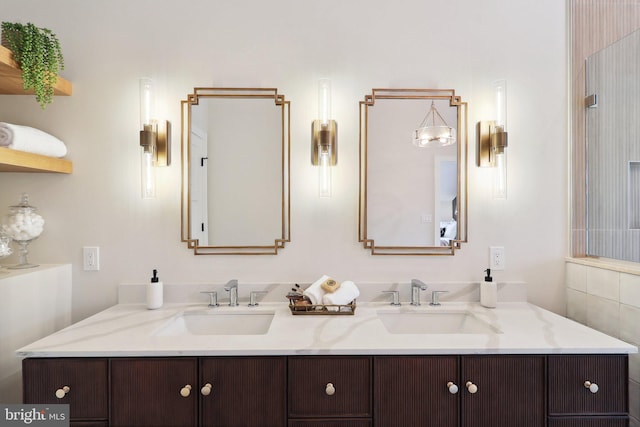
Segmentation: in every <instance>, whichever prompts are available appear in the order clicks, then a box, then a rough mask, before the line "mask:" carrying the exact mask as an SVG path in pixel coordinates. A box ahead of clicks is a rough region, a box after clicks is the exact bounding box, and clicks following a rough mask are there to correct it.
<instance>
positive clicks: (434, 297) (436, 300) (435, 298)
mask: <svg viewBox="0 0 640 427" xmlns="http://www.w3.org/2000/svg"><path fill="white" fill-rule="evenodd" d="M448 293H449V291H432V292H431V302H430V303H429V305H440V294H448Z"/></svg>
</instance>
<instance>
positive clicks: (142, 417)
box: [109, 358, 199, 427]
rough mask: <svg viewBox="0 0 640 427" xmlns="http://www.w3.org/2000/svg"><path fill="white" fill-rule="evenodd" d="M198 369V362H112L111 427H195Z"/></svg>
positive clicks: (176, 359)
mask: <svg viewBox="0 0 640 427" xmlns="http://www.w3.org/2000/svg"><path fill="white" fill-rule="evenodd" d="M197 369H198V363H197V359H196V358H131V359H129V358H123V359H111V388H110V399H111V411H110V416H109V421H110V425H111V426H113V427H164V426H166V427H172V426H176V425H180V426H182V427H188V426H196V425H197V422H198V421H197V420H198V417H197V414H198V412H197V411H198V394H199V393H198V390H197V389H196V387H197V382H196V379H197ZM187 391H188V393H187ZM185 395H186V396H185Z"/></svg>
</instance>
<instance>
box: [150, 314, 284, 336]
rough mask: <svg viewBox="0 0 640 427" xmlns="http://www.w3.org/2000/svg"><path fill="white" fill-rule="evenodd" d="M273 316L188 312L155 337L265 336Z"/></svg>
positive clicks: (175, 318)
mask: <svg viewBox="0 0 640 427" xmlns="http://www.w3.org/2000/svg"><path fill="white" fill-rule="evenodd" d="M273 314H274V312H272V311H255V312H247V311H241V312H236V313H232V312H224V313H220V312H215V311H213V310H212V311H194V312H188V311H187V312H184V313H181V314H179V315H178V316H176V317H174V318H173V319H172V320H170V321H169V323H167V324H166V325H165V326H163V327H162V328H161V329H160V330H159V331H158V332H156V333H155V335H156V336H179V335H264V334H266V333H267V331H268V330H269V327H270V326H271V321H272V320H273Z"/></svg>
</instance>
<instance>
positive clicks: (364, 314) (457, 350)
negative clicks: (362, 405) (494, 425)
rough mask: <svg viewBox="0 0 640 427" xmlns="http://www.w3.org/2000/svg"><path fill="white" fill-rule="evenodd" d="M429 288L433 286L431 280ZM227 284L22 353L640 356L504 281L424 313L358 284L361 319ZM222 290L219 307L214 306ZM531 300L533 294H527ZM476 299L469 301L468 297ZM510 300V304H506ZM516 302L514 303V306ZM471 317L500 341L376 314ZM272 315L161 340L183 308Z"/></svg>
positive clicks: (170, 292)
mask: <svg viewBox="0 0 640 427" xmlns="http://www.w3.org/2000/svg"><path fill="white" fill-rule="evenodd" d="M427 284H429V283H427ZM223 286H224V284H219V285H193V286H192V285H166V284H165V305H164V306H163V307H162V308H160V309H157V310H147V309H146V306H145V304H144V303H143V302H142V301H144V285H123V286H121V287H120V304H118V305H116V306H113V307H111V308H109V309H107V310H104V311H102V312H100V313H98V314H96V315H94V316H91V317H89V318H87V319H84V320H82V321H80V322H78V323H76V324H74V325H72V326H70V327H68V328H66V329H64V330H62V331H59V332H57V333H55V334H53V335H50V336H48V337H46V338H44V339H41V340H39V341H37V342H35V343H32V344H30V345H27V346H25V347H23V348H21V349H19V350H18V351H17V355H18V356H21V357H126V356H129V357H136V356H246V355H252V356H256V355H330V354H336V355H358V354H426V355H428V354H593V353H608V354H616V353H635V352H637V348H636V347H635V346H632V345H629V344H627V343H625V342H623V341H620V340H618V339H615V338H613V337H610V336H608V335H605V334H603V333H600V332H598V331H595V330H593V329H590V328H588V327H586V326H584V325H581V324H579V323H577V322H574V321H572V320H569V319H567V318H565V317H562V316H559V315H557V314H554V313H552V312H550V311H547V310H544V309H542V308H540V307H537V306H535V305H532V304H529V303H527V302H525V301H523V300H522V299H521V297H522V296H523V295H524V294H523V291H522V289H523V288H525V287H524V285H523V284H505V285H503V286H501V285H500V284H499V288H501V291H502V293H499V297H498V301H499V302H498V306H497V308H495V309H488V308H485V307H482V306H481V305H480V304H479V303H477V302H475V301H477V300H478V298H479V297H478V293H477V284H476V285H475V286H473V284H468V283H467V284H455V283H453V284H449V283H447V284H440V285H437V284H429V290H427V291H424V292H423V296H422V301H423V305H422V306H421V307H417V308H416V307H412V306H411V305H409V304H408V303H407V302H406V301H407V300H408V294H409V292H408V290H409V289H408V288H409V284H408V283H403V284H391V285H389V284H385V285H382V284H381V285H375V284H371V285H369V284H365V285H362V284H360V285H359V286H360V289H361V291H362V294H361V297H360V298H359V299H358V303H357V308H356V312H355V315H353V316H351V315H339V316H331V315H319V316H312V315H296V316H294V315H292V314H291V312H290V310H289V308H288V305H287V301H286V299H285V298H284V295H285V294H286V292H287V291H288V290H289V289H290V287H291V286H290V285H255V286H254V287H252V286H251V285H248V284H243V283H240V285H239V289H240V292H239V295H240V305H239V306H238V307H229V306H228V305H226V304H225V302H226V301H227V297H226V295H225V292H224V291H223V290H222V287H223ZM396 287H400V288H401V290H402V292H401V301H402V302H403V305H402V307H392V306H390V305H389V302H388V301H389V299H390V295H380V294H379V292H380V291H381V290H388V289H394V288H396ZM265 288H266V289H268V290H269V294H267V295H266V296H265V297H264V298H262V299H260V298H258V299H259V301H260V305H259V306H258V307H253V308H249V307H247V302H248V295H249V292H250V291H251V290H264V289H265ZM201 290H203V291H209V290H217V291H218V292H219V302H220V303H221V306H220V307H218V308H208V307H207V303H208V296H207V295H204V294H200V291H201ZM430 290H449V291H450V293H449V294H445V295H443V296H442V297H443V298H442V299H441V301H442V305H441V306H440V307H430V306H429V305H428V301H429V299H430V292H429V291H430ZM524 296H525V298H524V299H526V295H524ZM467 298H468V299H475V301H474V302H467V301H465V299H467ZM510 299H511V300H512V301H507V300H510ZM513 300H515V301H513ZM381 309H383V310H385V311H389V310H402V311H415V310H421V311H437V310H455V311H466V312H468V313H471V314H472V315H473V316H474V317H477V318H478V319H480V320H483V321H484V322H486V323H489V324H490V325H491V326H492V327H494V328H497V329H498V330H500V331H501V333H499V334H493V333H490V334H391V333H389V332H388V331H387V329H386V328H385V326H384V325H383V323H382V321H381V320H380V318H379V317H378V315H377V312H378V310H381ZM203 310H204V311H207V310H211V311H212V312H215V313H225V312H230V313H240V312H247V311H251V312H253V313H257V312H260V311H266V312H272V313H274V316H273V320H272V322H271V326H270V328H269V330H268V332H267V333H266V334H263V335H180V336H159V335H156V332H158V331H159V330H160V329H162V328H163V327H164V326H165V325H166V324H167V323H168V322H170V321H172V319H174V318H175V317H176V316H179V315H180V314H181V313H183V312H185V311H203Z"/></svg>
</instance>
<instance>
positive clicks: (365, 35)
mask: <svg viewBox="0 0 640 427" xmlns="http://www.w3.org/2000/svg"><path fill="white" fill-rule="evenodd" d="M2 20H4V21H22V22H27V21H31V22H34V23H36V24H37V25H39V26H44V27H48V28H51V29H52V30H54V31H55V32H56V33H57V34H58V36H59V38H60V40H61V42H62V45H63V49H64V53H65V59H66V71H65V72H64V73H63V75H64V76H65V77H66V78H67V79H69V80H71V81H72V82H73V84H74V88H73V89H74V95H73V96H72V97H68V98H67V97H65V98H62V97H59V98H56V100H55V103H54V104H53V105H51V106H50V107H48V108H47V109H46V110H45V111H44V112H43V111H41V110H40V108H39V107H38V105H37V104H36V103H35V101H34V100H33V99H32V98H31V97H19V96H0V120H1V121H9V122H15V123H21V124H28V125H32V126H37V127H40V128H42V129H44V130H46V131H48V132H50V133H52V134H54V135H56V136H58V137H59V138H61V139H63V140H64V141H65V142H66V143H67V145H68V147H69V151H70V154H69V158H70V159H71V160H73V162H74V173H73V174H72V175H70V176H59V175H49V174H44V175H40V174H3V175H2V176H1V177H0V206H7V205H10V204H14V203H15V202H16V201H17V197H18V194H19V193H20V192H22V191H27V192H29V193H30V195H31V200H32V204H34V205H35V206H37V207H38V208H39V210H40V213H41V214H42V215H43V216H44V218H45V220H46V221H47V222H46V224H45V232H44V234H43V235H42V236H41V237H40V239H39V240H37V241H36V242H34V243H33V244H32V252H31V254H32V255H31V256H32V258H33V260H34V261H38V262H46V263H64V262H71V263H73V280H74V286H73V303H74V312H73V318H74V320H79V319H81V318H83V317H85V316H87V315H90V314H92V313H94V312H96V311H98V310H100V309H102V308H105V307H107V306H109V305H112V304H114V303H115V302H116V285H117V284H118V283H120V282H143V281H146V280H148V278H149V277H150V272H151V270H152V268H158V269H159V271H160V275H161V277H162V279H163V280H164V281H165V282H170V283H179V282H215V283H219V282H225V281H226V280H228V279H231V278H237V279H239V280H240V283H242V282H243V281H244V282H248V281H251V282H280V281H298V282H309V281H312V280H314V279H315V278H317V277H318V276H319V275H320V274H322V273H327V274H332V275H334V276H335V277H337V278H339V279H347V278H350V279H353V280H356V281H369V282H380V281H393V282H408V281H409V280H410V279H411V278H412V277H418V278H421V279H423V280H424V281H426V282H438V281H472V280H480V279H481V277H482V270H483V269H484V268H486V264H487V261H488V247H489V246H490V245H500V246H505V247H506V260H507V270H506V271H504V272H496V274H495V277H496V280H514V281H515V280H523V281H525V282H527V283H528V284H529V297H530V298H529V299H530V301H532V302H534V303H537V304H539V305H541V306H543V307H546V308H549V309H551V310H553V311H556V312H560V313H562V312H564V305H565V296H564V295H565V291H564V286H563V283H564V261H563V257H564V256H565V254H566V243H565V242H566V240H567V239H566V235H567V229H566V216H567V214H566V211H567V206H566V205H567V202H566V200H567V191H566V187H567V183H566V175H567V172H566V168H567V154H566V151H567V150H566V133H567V131H566V122H567V113H566V110H567V101H566V89H567V83H566V64H565V63H566V54H567V52H566V46H565V36H566V34H565V27H566V22H565V4H564V2H561V1H557V0H541V1H537V2H530V1H525V0H517V1H514V0H488V1H483V2H477V1H474V0H457V1H448V2H440V1H435V0H427V1H425V0H397V1H394V2H389V1H383V0H375V1H357V0H325V1H322V2H308V1H298V0H272V1H268V2H265V1H259V0H249V1H247V0H245V1H217V2H212V1H209V0H194V1H189V2H178V1H168V0H153V1H152V0H136V1H130V0H110V1H106V0H96V1H91V2H88V1H84V0H59V1H56V2H51V1H47V0H4V1H3V5H2ZM143 76H150V77H152V78H153V79H154V81H155V84H156V90H157V92H158V93H157V95H156V102H157V104H158V105H157V109H158V110H160V112H161V113H163V115H164V116H166V118H167V119H169V120H171V122H172V123H173V139H174V145H173V154H174V163H173V165H172V166H171V167H170V168H168V169H164V170H161V171H160V175H159V177H160V179H159V181H160V182H159V184H160V189H159V191H158V198H157V199H156V200H142V199H141V198H140V196H139V193H140V190H139V187H140V172H139V167H140V166H139V163H140V161H139V148H138V130H139V119H138V118H139V111H138V80H139V78H140V77H143ZM320 77H330V78H331V79H332V86H333V115H334V118H335V119H336V120H337V121H338V123H339V139H340V143H339V147H340V152H339V165H338V166H337V168H336V170H335V171H334V174H333V183H334V188H333V198H331V199H329V200H325V199H319V198H318V197H317V181H316V180H317V171H316V169H315V168H314V167H312V166H311V164H310V161H309V149H310V148H309V147H310V123H311V121H312V120H313V118H314V116H315V115H316V110H317V100H316V94H317V80H318V78H320ZM498 78H506V79H507V80H508V125H509V134H510V135H509V136H510V147H509V189H508V190H509V199H508V200H507V201H494V200H491V199H490V187H489V183H490V172H489V171H488V170H484V169H479V168H476V167H475V165H474V163H473V159H474V158H475V136H474V135H475V129H474V127H475V122H476V121H478V120H480V119H486V118H489V117H488V115H489V113H490V111H491V110H492V99H493V98H492V94H491V82H492V81H493V80H495V79H498ZM207 85H211V86H214V85H215V86H247V87H249V86H251V87H277V88H278V89H279V91H280V92H281V93H283V94H285V96H286V98H287V99H289V100H291V141H292V153H291V154H292V168H291V174H292V214H291V215H292V232H291V238H292V241H291V243H290V244H287V247H286V248H285V249H284V250H282V251H281V253H280V254H279V255H277V256H256V257H248V256H235V257H234V256H224V257H221V256H210V257H207V256H198V257H195V256H193V255H192V253H191V252H190V251H189V250H187V249H186V247H185V245H184V244H183V243H181V242H180V229H179V224H180V209H179V203H180V167H179V159H178V158H177V157H178V153H179V135H180V100H182V99H185V97H186V95H187V93H190V92H191V91H192V90H193V87H194V86H207ZM374 87H376V88H385V87H389V88H399V87H408V88H445V89H448V88H455V89H456V93H457V94H459V95H460V96H461V97H462V99H463V100H465V101H467V102H468V104H469V131H470V132H469V134H470V136H471V138H470V145H471V149H470V152H469V158H470V159H471V162H470V165H469V243H468V244H465V245H464V246H463V248H462V250H461V251H459V252H458V253H457V254H456V255H455V256H453V257H374V256H371V255H370V254H369V253H368V252H367V251H365V250H364V249H363V248H362V247H361V245H360V244H359V243H358V242H357V200H358V198H357V191H358V102H359V101H360V100H362V99H363V98H364V96H365V94H369V93H370V92H371V89H372V88H374ZM85 245H96V246H100V249H101V252H100V255H101V270H100V271H99V272H83V271H82V268H81V252H82V251H81V248H82V246H85Z"/></svg>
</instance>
